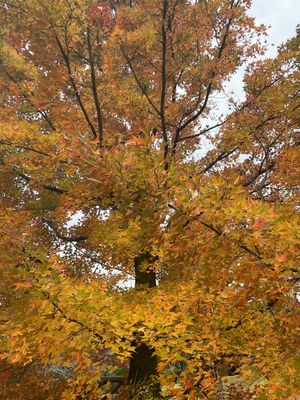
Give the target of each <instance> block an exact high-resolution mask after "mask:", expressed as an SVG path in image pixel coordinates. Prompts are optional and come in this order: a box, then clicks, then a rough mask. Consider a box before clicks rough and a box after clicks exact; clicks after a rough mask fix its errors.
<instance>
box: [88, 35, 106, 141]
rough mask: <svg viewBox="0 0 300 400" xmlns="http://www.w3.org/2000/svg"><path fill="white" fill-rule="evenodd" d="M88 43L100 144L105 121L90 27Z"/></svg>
mask: <svg viewBox="0 0 300 400" xmlns="http://www.w3.org/2000/svg"><path fill="white" fill-rule="evenodd" d="M87 45H88V52H89V63H90V68H91V82H92V92H93V97H94V102H95V107H96V112H97V120H98V134H99V143H100V146H101V145H102V143H103V122H102V112H101V105H100V99H99V96H98V92H97V79H96V72H95V60H94V53H93V46H92V38H91V31H90V29H89V28H88V30H87Z"/></svg>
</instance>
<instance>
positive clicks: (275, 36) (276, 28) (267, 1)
mask: <svg viewBox="0 0 300 400" xmlns="http://www.w3.org/2000/svg"><path fill="white" fill-rule="evenodd" d="M250 13H251V15H253V16H254V17H255V18H256V21H257V22H258V23H263V24H265V25H271V28H270V29H269V39H270V42H271V43H274V44H275V45H276V46H278V45H280V44H281V43H282V42H284V41H286V40H287V39H289V38H290V37H292V36H294V35H295V32H296V26H297V24H300V0H253V5H252V8H251V11H250ZM270 54H274V52H272V53H270Z"/></svg>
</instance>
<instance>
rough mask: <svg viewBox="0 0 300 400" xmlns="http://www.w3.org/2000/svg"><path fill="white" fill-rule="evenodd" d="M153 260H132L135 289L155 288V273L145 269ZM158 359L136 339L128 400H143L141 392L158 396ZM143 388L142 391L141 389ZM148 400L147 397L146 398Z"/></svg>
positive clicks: (148, 256) (145, 257)
mask: <svg viewBox="0 0 300 400" xmlns="http://www.w3.org/2000/svg"><path fill="white" fill-rule="evenodd" d="M154 261H155V259H154V258H153V257H152V256H151V254H150V253H148V252H145V253H143V254H141V255H139V256H137V257H136V258H135V260H134V268H135V287H136V288H138V287H139V286H145V287H149V288H154V287H156V273H155V271H154V270H152V269H149V268H148V270H147V269H145V264H149V267H150V268H151V263H153V262H154ZM157 364H158V358H157V356H156V355H154V350H153V349H152V348H151V347H149V346H148V345H147V344H145V343H141V342H140V340H139V338H137V344H136V349H135V352H134V354H133V355H132V357H131V359H130V367H129V381H130V383H131V385H132V387H133V390H132V392H131V395H130V397H129V399H133V398H135V399H141V400H142V399H144V398H146V396H144V397H143V390H145V391H146V393H147V394H146V393H145V394H146V395H147V396H151V398H153V399H156V398H159V396H160V385H159V383H158V381H157V382H156V381H155V377H156V376H157ZM143 388H144V389H143ZM147 398H148V397H147ZM149 398H150V397H149Z"/></svg>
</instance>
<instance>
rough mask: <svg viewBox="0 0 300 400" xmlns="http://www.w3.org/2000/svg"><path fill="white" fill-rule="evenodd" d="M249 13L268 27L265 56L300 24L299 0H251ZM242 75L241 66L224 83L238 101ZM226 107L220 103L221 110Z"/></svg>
mask: <svg viewBox="0 0 300 400" xmlns="http://www.w3.org/2000/svg"><path fill="white" fill-rule="evenodd" d="M250 15H252V16H253V17H255V20H256V22H257V24H264V25H266V26H267V27H269V29H268V34H269V37H268V45H267V47H268V51H267V53H266V54H265V56H266V57H274V56H275V55H276V52H277V47H278V46H279V45H281V44H282V43H284V42H285V41H286V40H287V39H289V38H291V37H293V36H295V34H296V27H297V25H298V24H300V0H253V2H252V7H251V9H250ZM243 75H244V68H241V69H239V70H238V71H237V73H236V74H235V75H234V76H233V77H232V78H231V79H230V82H229V83H228V84H227V85H226V88H227V90H229V91H233V92H234V94H235V97H236V99H238V100H240V101H242V100H243V99H244V96H243ZM226 108H227V106H225V105H224V106H222V105H220V111H221V112H224V110H225V109H226Z"/></svg>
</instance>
